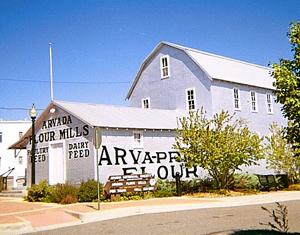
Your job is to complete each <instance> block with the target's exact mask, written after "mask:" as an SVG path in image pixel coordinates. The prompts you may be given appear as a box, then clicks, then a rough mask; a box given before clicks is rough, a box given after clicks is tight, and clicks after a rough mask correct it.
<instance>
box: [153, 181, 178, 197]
mask: <svg viewBox="0 0 300 235" xmlns="http://www.w3.org/2000/svg"><path fill="white" fill-rule="evenodd" d="M174 195H176V186H175V182H170V181H168V180H161V179H158V180H157V190H156V191H155V192H154V196H155V197H172V196H174Z"/></svg>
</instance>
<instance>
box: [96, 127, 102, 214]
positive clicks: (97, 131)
mask: <svg viewBox="0 0 300 235" xmlns="http://www.w3.org/2000/svg"><path fill="white" fill-rule="evenodd" d="M94 130H95V136H94V145H95V149H96V167H97V186H98V190H97V194H98V210H100V192H99V191H100V187H99V166H98V162H99V155H98V150H99V148H100V145H101V142H102V138H101V133H100V129H99V127H95V128H94Z"/></svg>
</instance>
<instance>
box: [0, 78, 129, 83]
mask: <svg viewBox="0 0 300 235" xmlns="http://www.w3.org/2000/svg"><path fill="white" fill-rule="evenodd" d="M0 81H9V82H28V83H50V81H45V80H25V79H5V78H0ZM54 83H57V84H83V85H84V84H87V85H88V84H94V85H105V84H128V83H131V82H126V81H105V82H77V81H54Z"/></svg>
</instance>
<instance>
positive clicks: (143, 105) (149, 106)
mask: <svg viewBox="0 0 300 235" xmlns="http://www.w3.org/2000/svg"><path fill="white" fill-rule="evenodd" d="M146 100H147V101H148V108H145V104H144V101H146ZM142 108H143V109H150V108H151V104H150V97H147V98H144V99H142Z"/></svg>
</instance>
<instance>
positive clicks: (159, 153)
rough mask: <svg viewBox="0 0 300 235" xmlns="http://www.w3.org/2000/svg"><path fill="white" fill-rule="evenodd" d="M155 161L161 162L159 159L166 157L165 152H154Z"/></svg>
mask: <svg viewBox="0 0 300 235" xmlns="http://www.w3.org/2000/svg"><path fill="white" fill-rule="evenodd" d="M156 156H157V163H161V162H160V161H161V160H165V159H167V154H166V153H165V152H156Z"/></svg>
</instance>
